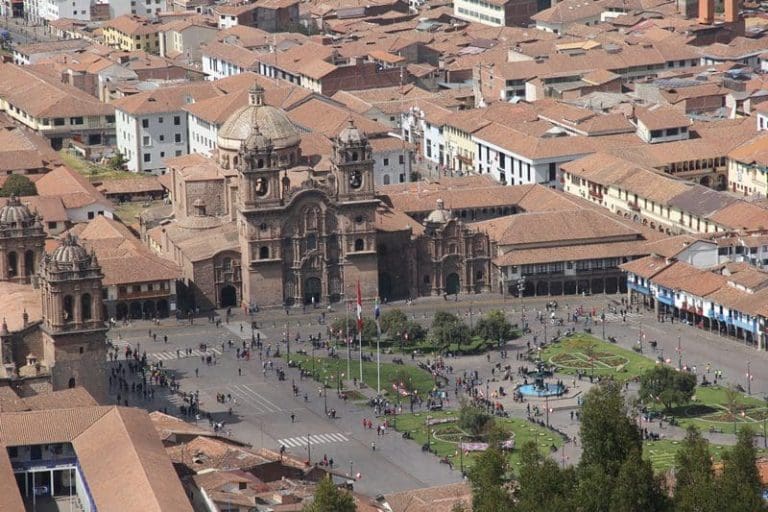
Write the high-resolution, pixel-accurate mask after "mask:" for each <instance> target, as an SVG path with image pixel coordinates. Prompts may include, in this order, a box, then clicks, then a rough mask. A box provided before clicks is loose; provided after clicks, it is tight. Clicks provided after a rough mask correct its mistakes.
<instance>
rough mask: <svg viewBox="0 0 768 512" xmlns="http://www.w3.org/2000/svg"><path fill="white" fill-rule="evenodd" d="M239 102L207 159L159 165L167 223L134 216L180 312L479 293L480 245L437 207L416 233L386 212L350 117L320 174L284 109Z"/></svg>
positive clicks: (260, 98)
mask: <svg viewBox="0 0 768 512" xmlns="http://www.w3.org/2000/svg"><path fill="white" fill-rule="evenodd" d="M249 96H250V97H249V104H248V105H246V106H244V107H242V108H240V109H239V110H237V111H236V112H235V113H234V114H233V115H232V116H231V117H230V118H229V119H228V120H227V121H226V122H225V123H224V125H222V127H221V129H220V130H219V132H218V141H217V151H216V152H215V156H214V157H212V158H208V157H204V156H201V155H187V156H183V157H178V158H175V159H172V160H170V161H169V162H168V165H169V170H170V171H171V176H172V191H171V199H172V202H173V218H172V219H166V220H164V221H163V222H161V223H154V224H153V223H151V222H149V221H147V219H146V218H142V236H143V237H144V239H145V240H146V241H147V243H148V244H149V245H150V247H152V248H153V249H154V250H155V251H156V252H157V253H159V254H160V255H161V256H164V257H166V258H169V259H172V260H174V261H175V262H176V263H177V264H178V265H179V266H180V267H181V268H182V272H183V273H184V286H182V287H180V289H182V290H183V289H184V288H186V291H187V297H188V302H187V304H186V305H185V304H181V308H182V309H185V306H186V307H187V308H204V309H205V308H210V307H230V306H242V307H244V308H249V307H255V306H265V305H279V304H282V305H288V306H290V305H294V304H329V303H334V302H339V301H348V300H355V297H356V293H357V284H358V282H359V283H360V287H361V293H362V295H363V296H364V297H366V298H373V297H382V298H384V297H386V298H391V299H394V298H401V297H415V296H418V295H431V294H435V295H436V294H443V293H475V292H480V291H489V290H490V285H491V283H492V282H493V281H492V280H491V277H490V269H491V263H490V255H491V254H492V253H491V248H490V243H489V241H488V237H487V236H486V235H485V234H483V233H478V232H475V231H473V230H471V229H469V228H468V227H466V226H465V225H463V224H462V223H461V222H460V221H459V220H456V219H452V218H450V214H449V212H447V211H445V210H440V211H439V212H437V211H436V213H435V215H434V218H432V220H431V221H429V222H427V223H426V224H425V225H421V224H419V223H418V222H416V221H415V220H413V219H411V218H409V217H408V216H406V215H405V214H400V215H399V216H398V215H392V212H391V211H388V210H389V208H388V207H387V206H386V204H384V203H383V202H382V198H381V197H379V196H377V194H376V190H375V188H374V176H373V158H372V149H371V146H370V144H369V142H368V139H367V137H366V136H365V134H364V133H362V132H361V130H359V129H358V128H357V127H356V126H355V125H354V124H353V123H352V122H351V121H349V122H348V124H347V125H346V126H345V127H343V128H342V129H341V130H340V131H339V133H338V135H337V136H336V137H334V138H333V140H332V141H331V142H332V148H333V149H332V154H331V155H330V159H329V162H330V165H329V166H328V168H327V169H318V168H309V167H306V166H302V165H301V162H302V156H301V151H300V143H301V135H300V133H299V131H298V130H297V129H296V128H295V127H294V126H293V124H292V123H291V121H290V120H289V119H288V118H287V116H286V115H285V113H284V112H282V111H281V110H280V109H277V108H275V107H272V106H269V105H266V104H264V91H263V90H262V89H260V88H259V87H258V86H256V87H254V88H253V89H251V91H250V95H249ZM384 218H387V219H395V220H396V221H397V222H389V221H387V222H385V221H384V220H383V219H384ZM388 250H389V251H392V252H391V253H389V254H387V252H386V251H388ZM182 294H183V292H182V293H180V295H182Z"/></svg>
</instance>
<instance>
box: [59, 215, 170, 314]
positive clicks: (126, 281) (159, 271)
mask: <svg viewBox="0 0 768 512" xmlns="http://www.w3.org/2000/svg"><path fill="white" fill-rule="evenodd" d="M70 232H71V233H73V234H76V235H77V236H78V237H79V239H80V241H81V243H82V244H83V245H84V246H85V247H87V248H88V249H89V250H92V251H94V253H95V254H96V256H97V257H98V258H99V263H100V264H101V268H102V272H103V273H104V279H103V280H102V284H103V286H104V289H103V292H102V293H103V297H102V298H103V301H104V306H105V309H106V314H107V315H108V317H107V318H110V319H113V320H125V319H129V318H144V319H153V318H164V317H167V316H169V315H170V314H173V313H174V312H175V311H176V310H177V298H176V280H177V279H178V278H179V277H181V271H180V269H179V268H178V267H177V266H176V265H174V264H173V263H171V262H169V261H167V260H165V259H163V258H159V257H158V256H156V255H155V254H153V253H152V252H151V251H150V250H149V248H147V247H146V246H145V245H143V244H142V243H141V241H140V240H139V239H138V238H137V237H136V236H134V235H133V233H131V232H130V230H129V229H128V228H126V227H125V226H124V225H123V224H121V223H120V222H118V221H115V220H112V219H109V218H107V217H97V218H95V219H94V220H92V221H90V222H88V223H87V224H78V225H76V226H75V227H74V228H72V229H71V230H70Z"/></svg>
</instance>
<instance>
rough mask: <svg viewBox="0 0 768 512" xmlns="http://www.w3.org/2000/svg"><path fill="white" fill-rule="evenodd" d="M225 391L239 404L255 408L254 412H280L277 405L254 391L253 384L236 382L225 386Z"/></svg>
mask: <svg viewBox="0 0 768 512" xmlns="http://www.w3.org/2000/svg"><path fill="white" fill-rule="evenodd" d="M227 393H229V394H230V395H232V396H233V397H234V398H235V399H237V402H238V403H239V404H244V405H247V406H248V407H249V408H251V409H253V410H255V412H256V414H268V413H273V412H282V411H284V409H282V408H281V407H280V406H279V405H277V404H275V403H274V402H272V401H270V400H269V399H268V398H267V397H265V396H264V395H262V394H261V393H259V392H258V391H256V389H255V386H251V385H248V384H237V385H233V386H228V387H227Z"/></svg>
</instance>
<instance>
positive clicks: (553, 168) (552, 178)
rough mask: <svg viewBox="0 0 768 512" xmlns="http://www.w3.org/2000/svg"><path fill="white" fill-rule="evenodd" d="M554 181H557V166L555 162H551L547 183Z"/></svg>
mask: <svg viewBox="0 0 768 512" xmlns="http://www.w3.org/2000/svg"><path fill="white" fill-rule="evenodd" d="M555 180H557V164H556V163H555V162H551V163H550V164H549V181H555Z"/></svg>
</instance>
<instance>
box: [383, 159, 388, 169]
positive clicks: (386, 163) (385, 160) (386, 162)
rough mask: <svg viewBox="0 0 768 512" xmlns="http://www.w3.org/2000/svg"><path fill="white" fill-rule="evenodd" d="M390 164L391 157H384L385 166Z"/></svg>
mask: <svg viewBox="0 0 768 512" xmlns="http://www.w3.org/2000/svg"><path fill="white" fill-rule="evenodd" d="M387 166H389V158H385V159H384V167H387Z"/></svg>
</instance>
